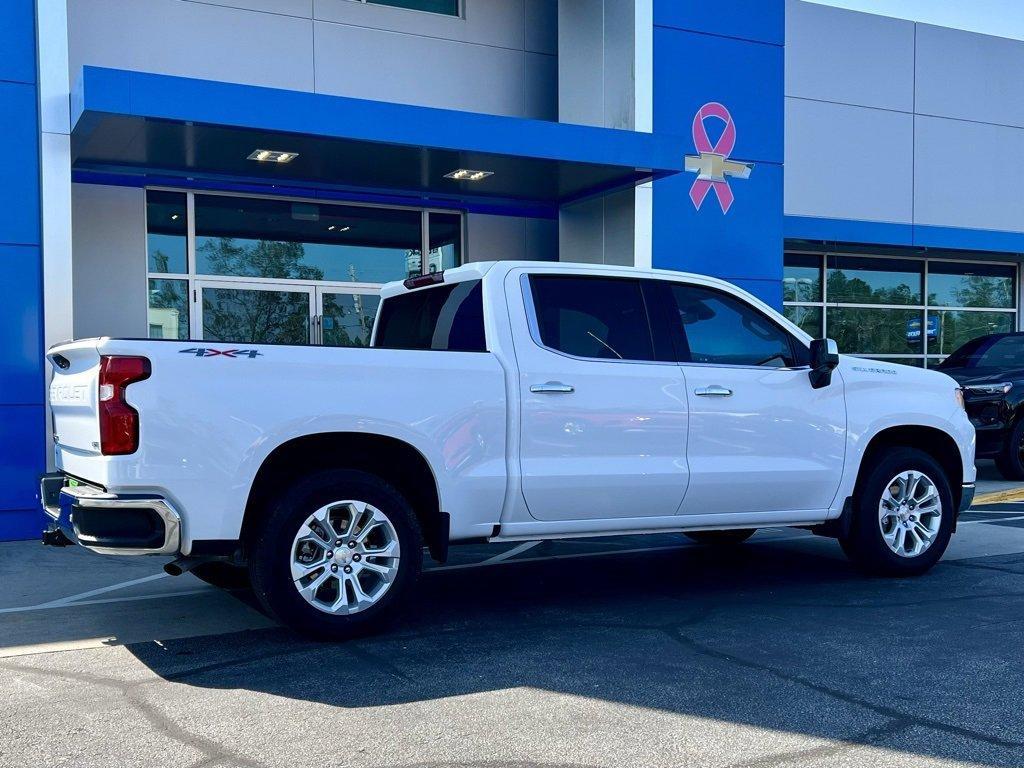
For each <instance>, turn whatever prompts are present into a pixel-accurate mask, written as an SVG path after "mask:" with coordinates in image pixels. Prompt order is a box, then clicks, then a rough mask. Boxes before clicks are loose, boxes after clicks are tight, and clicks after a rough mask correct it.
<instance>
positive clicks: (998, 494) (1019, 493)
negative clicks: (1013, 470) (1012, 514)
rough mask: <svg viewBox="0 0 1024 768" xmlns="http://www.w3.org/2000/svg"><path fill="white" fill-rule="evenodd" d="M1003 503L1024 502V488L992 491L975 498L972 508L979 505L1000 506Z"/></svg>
mask: <svg viewBox="0 0 1024 768" xmlns="http://www.w3.org/2000/svg"><path fill="white" fill-rule="evenodd" d="M1001 501H1024V488H1009V489H1007V490H1005V491H992V492H991V493H983V494H981V495H980V496H975V497H974V501H973V502H971V506H972V507H976V506H978V505H979V504H998V503H999V502H1001Z"/></svg>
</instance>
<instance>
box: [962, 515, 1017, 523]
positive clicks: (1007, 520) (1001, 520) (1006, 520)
mask: <svg viewBox="0 0 1024 768" xmlns="http://www.w3.org/2000/svg"><path fill="white" fill-rule="evenodd" d="M1014 520H1024V515H1016V516H1014V517H1000V518H999V519H997V520H961V521H960V522H959V523H957V525H977V524H978V523H1010V522H1013V521H1014Z"/></svg>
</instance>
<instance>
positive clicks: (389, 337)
mask: <svg viewBox="0 0 1024 768" xmlns="http://www.w3.org/2000/svg"><path fill="white" fill-rule="evenodd" d="M374 346H376V347H383V348H385V349H433V350H439V351H447V352H486V351H487V342H486V339H485V337H484V302H483V290H482V289H481V287H480V281H479V280H466V281H463V282H460V283H451V284H449V285H440V286H438V287H436V288H423V289H420V290H418V291H412V292H411V293H403V294H400V295H398V296H393V297H391V298H390V299H385V301H384V303H383V304H382V305H381V308H380V317H379V318H378V319H377V336H376V340H375V342H374Z"/></svg>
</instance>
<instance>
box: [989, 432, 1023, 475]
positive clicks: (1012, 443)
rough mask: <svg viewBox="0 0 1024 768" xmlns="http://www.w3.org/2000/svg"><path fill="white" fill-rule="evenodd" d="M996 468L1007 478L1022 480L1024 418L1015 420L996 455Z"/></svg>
mask: <svg viewBox="0 0 1024 768" xmlns="http://www.w3.org/2000/svg"><path fill="white" fill-rule="evenodd" d="M996 469H998V470H999V474H1000V475H1002V476H1003V477H1005V478H1006V479H1007V480H1024V419H1021V420H1020V421H1018V422H1017V425H1016V426H1015V427H1014V428H1013V430H1012V431H1011V432H1010V436H1009V437H1008V438H1007V440H1006V445H1005V446H1003V450H1002V451H1000V452H999V455H998V456H996Z"/></svg>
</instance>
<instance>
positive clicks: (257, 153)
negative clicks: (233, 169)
mask: <svg viewBox="0 0 1024 768" xmlns="http://www.w3.org/2000/svg"><path fill="white" fill-rule="evenodd" d="M298 156H299V153H298V152H280V151H278V150H276V149H257V150H254V151H253V152H252V154H250V155H249V158H248V159H249V160H257V161H259V162H261V163H290V162H291V161H292V160H294V159H295V158H296V157H298Z"/></svg>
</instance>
